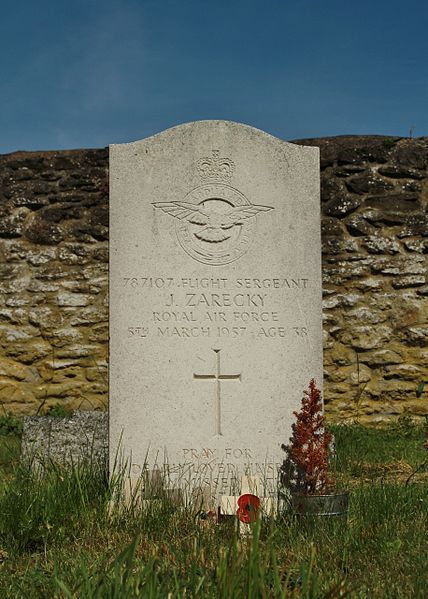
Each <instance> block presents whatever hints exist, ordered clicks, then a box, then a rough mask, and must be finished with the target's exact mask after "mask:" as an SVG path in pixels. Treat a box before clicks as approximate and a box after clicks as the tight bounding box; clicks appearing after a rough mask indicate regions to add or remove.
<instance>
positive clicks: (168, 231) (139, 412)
mask: <svg viewBox="0 0 428 599" xmlns="http://www.w3.org/2000/svg"><path fill="white" fill-rule="evenodd" d="M110 187H111V190H110V211H111V221H110V234H111V240H110V337H111V339H110V456H111V467H113V466H112V465H113V463H114V461H115V458H116V456H119V457H120V460H122V463H123V461H127V463H128V465H129V467H130V474H131V476H138V475H140V474H142V472H143V470H144V469H147V470H149V471H153V470H156V469H157V468H159V469H161V470H162V471H164V472H167V473H168V475H169V477H170V479H171V480H170V484H171V485H172V486H177V485H181V486H186V485H190V486H192V487H201V486H202V487H203V486H204V485H210V486H211V488H213V489H214V490H215V493H216V494H217V495H218V496H220V495H227V494H233V493H237V492H239V489H240V484H241V478H242V475H250V476H259V477H260V480H261V481H262V484H263V485H264V487H263V489H262V492H263V493H264V494H266V492H267V491H266V490H267V488H268V487H271V488H274V487H275V484H276V476H277V471H278V467H279V466H280V464H281V463H282V460H283V457H284V455H283V452H282V451H281V448H280V446H281V443H284V442H287V441H288V438H289V435H290V425H291V422H292V419H293V415H292V412H293V410H296V409H298V407H299V405H300V401H301V397H302V392H303V389H305V388H306V387H307V385H308V382H309V380H310V379H311V378H312V377H314V378H315V379H316V380H317V382H318V385H319V386H321V384H322V326H321V247H320V204H319V156H318V148H313V147H302V146H298V145H293V144H291V143H287V142H284V141H281V140H279V139H277V138H275V137H272V136H271V135H268V134H267V133H264V132H262V131H259V130H257V129H254V128H252V127H248V126H245V125H241V124H238V123H233V122H227V121H200V122H194V123H189V124H186V125H181V126H178V127H174V128H173V129H169V130H167V131H164V132H162V133H160V134H159V135H155V136H153V137H150V138H147V139H144V140H142V141H137V142H135V143H129V144H121V145H112V146H110ZM119 446H120V451H119V453H117V452H118V448H119Z"/></svg>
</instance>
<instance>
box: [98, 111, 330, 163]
mask: <svg viewBox="0 0 428 599" xmlns="http://www.w3.org/2000/svg"><path fill="white" fill-rule="evenodd" d="M215 126H218V127H223V128H226V129H230V130H233V129H235V130H240V131H241V132H242V133H243V134H248V135H250V136H251V135H252V136H257V137H259V138H264V139H266V140H270V141H271V142H274V143H279V144H280V145H283V144H284V145H286V146H289V147H290V148H293V149H295V150H297V151H300V152H308V153H312V154H316V155H319V148H318V147H317V146H304V145H300V144H295V143H293V142H290V141H287V140H284V139H281V138H280V137H277V136H276V135H272V133H268V132H267V131H264V130H263V129H259V128H258V127H254V126H253V125H247V124H246V123H239V122H238V121H230V120H222V119H203V120H199V121H189V122H187V123H181V124H179V125H174V126H173V127H168V128H167V129H163V130H162V131H159V132H157V133H154V134H153V135H149V136H147V137H143V138H142V139H136V140H134V141H130V142H124V143H118V144H109V148H122V147H126V146H133V145H139V144H142V143H148V142H150V141H153V140H155V139H161V138H162V137H164V136H169V135H174V134H177V133H180V132H181V131H182V132H185V131H189V130H191V129H195V130H196V131H197V130H198V129H199V130H201V129H206V130H207V129H208V127H212V128H213V127H215Z"/></svg>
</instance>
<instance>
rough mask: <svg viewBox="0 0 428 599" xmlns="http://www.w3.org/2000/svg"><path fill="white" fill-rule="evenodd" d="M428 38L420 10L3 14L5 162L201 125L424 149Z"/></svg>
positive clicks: (55, 0) (133, 8) (321, 4)
mask: <svg viewBox="0 0 428 599" xmlns="http://www.w3.org/2000/svg"><path fill="white" fill-rule="evenodd" d="M427 32H428V3H427V2H425V1H424V0H407V1H406V2H403V0H400V1H397V0H388V1H387V0H371V1H370V0H359V1H358V2H351V1H346V0H341V1H337V0H332V1H329V0H294V1H293V2H291V1H289V0H264V1H261V0H235V1H234V0H229V1H228V2H227V1H224V0H217V2H214V1H210V2H208V1H205V0H181V1H178V0H175V1H173V0H157V1H152V0H120V1H119V0H15V1H14V2H12V1H10V0H4V1H3V3H2V9H1V17H0V61H1V70H0V76H1V77H0V152H1V153H5V152H12V151H15V150H36V149H62V148H80V147H103V146H106V145H108V144H109V143H122V142H127V141H133V140H136V139H141V138H143V137H146V136H148V135H152V134H153V133H157V132H159V131H161V130H163V129H166V128H168V127H171V126H173V125H176V124H179V123H184V122H188V121H193V120H198V119H230V120H234V121H239V122H243V123H247V124H250V125H253V126H255V127H258V128H260V129H264V130H265V131H268V132H269V133H272V134H273V135H277V136H278V137H280V138H282V139H297V138H303V137H321V136H327V135H341V134H384V135H399V136H408V135H409V134H410V131H411V130H412V133H411V134H412V135H413V136H415V137H419V136H422V135H428V33H427Z"/></svg>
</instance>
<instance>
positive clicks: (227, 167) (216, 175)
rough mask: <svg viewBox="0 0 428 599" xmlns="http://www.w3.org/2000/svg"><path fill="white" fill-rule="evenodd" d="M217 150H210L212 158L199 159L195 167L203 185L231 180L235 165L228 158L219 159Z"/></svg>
mask: <svg viewBox="0 0 428 599" xmlns="http://www.w3.org/2000/svg"><path fill="white" fill-rule="evenodd" d="M219 154H220V152H219V150H212V156H211V157H210V158H209V157H207V158H200V159H199V160H198V161H197V163H196V167H197V169H198V173H199V176H200V178H201V181H202V182H203V183H208V182H210V183H211V182H213V181H217V182H223V183H226V182H228V181H230V180H231V178H232V175H233V171H234V170H235V163H234V162H233V160H231V159H230V158H221V157H220V155H219Z"/></svg>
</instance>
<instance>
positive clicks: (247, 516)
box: [236, 493, 260, 524]
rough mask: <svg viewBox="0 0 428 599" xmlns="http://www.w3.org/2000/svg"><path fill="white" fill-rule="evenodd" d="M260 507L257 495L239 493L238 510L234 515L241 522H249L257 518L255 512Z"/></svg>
mask: <svg viewBox="0 0 428 599" xmlns="http://www.w3.org/2000/svg"><path fill="white" fill-rule="evenodd" d="M259 509H260V499H259V498H258V497H257V495H251V493H246V494H245V495H241V497H239V498H238V510H237V512H236V515H237V516H238V518H239V519H240V521H241V522H244V523H245V524H249V523H250V522H255V521H256V519H257V512H258V511H259Z"/></svg>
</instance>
